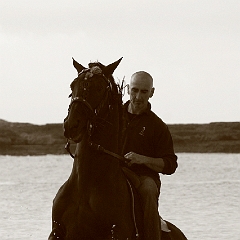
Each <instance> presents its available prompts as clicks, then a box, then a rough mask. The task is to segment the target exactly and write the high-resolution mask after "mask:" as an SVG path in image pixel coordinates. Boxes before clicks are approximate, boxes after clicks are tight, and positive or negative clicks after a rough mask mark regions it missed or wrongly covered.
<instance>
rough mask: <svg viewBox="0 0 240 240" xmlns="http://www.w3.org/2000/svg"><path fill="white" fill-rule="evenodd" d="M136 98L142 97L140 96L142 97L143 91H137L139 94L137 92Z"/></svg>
mask: <svg viewBox="0 0 240 240" xmlns="http://www.w3.org/2000/svg"><path fill="white" fill-rule="evenodd" d="M136 98H137V99H140V98H141V92H140V91H139V92H137V94H136Z"/></svg>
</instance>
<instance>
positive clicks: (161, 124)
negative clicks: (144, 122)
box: [149, 110, 167, 127]
mask: <svg viewBox="0 0 240 240" xmlns="http://www.w3.org/2000/svg"><path fill="white" fill-rule="evenodd" d="M149 116H150V117H151V118H152V119H153V121H154V123H155V124H158V125H160V126H162V127H167V124H166V123H165V122H164V121H163V120H162V119H161V118H160V117H159V116H158V115H157V114H156V113H155V112H153V111H152V110H150V111H149Z"/></svg>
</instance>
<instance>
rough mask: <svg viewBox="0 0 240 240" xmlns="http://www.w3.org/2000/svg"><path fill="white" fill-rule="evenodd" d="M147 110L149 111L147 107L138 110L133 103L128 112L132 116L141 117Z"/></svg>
mask: <svg viewBox="0 0 240 240" xmlns="http://www.w3.org/2000/svg"><path fill="white" fill-rule="evenodd" d="M146 109H147V107H145V108H143V109H137V108H135V107H134V105H133V104H132V103H131V102H130V103H129V104H128V112H129V113H131V114H136V115H139V114H141V113H142V112H144V111H146Z"/></svg>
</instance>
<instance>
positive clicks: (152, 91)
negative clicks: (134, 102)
mask: <svg viewBox="0 0 240 240" xmlns="http://www.w3.org/2000/svg"><path fill="white" fill-rule="evenodd" d="M154 91H155V88H154V87H153V88H152V89H151V93H150V96H149V97H150V98H151V97H152V96H153V94H154Z"/></svg>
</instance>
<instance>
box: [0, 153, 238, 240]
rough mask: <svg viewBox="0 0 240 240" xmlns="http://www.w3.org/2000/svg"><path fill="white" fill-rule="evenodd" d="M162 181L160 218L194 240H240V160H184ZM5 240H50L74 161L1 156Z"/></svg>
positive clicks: (0, 231)
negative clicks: (55, 207)
mask: <svg viewBox="0 0 240 240" xmlns="http://www.w3.org/2000/svg"><path fill="white" fill-rule="evenodd" d="M178 156H179V168H178V170H177V171H176V173H175V174H174V175H171V176H161V179H162V189H161V197H160V212H161V215H162V217H163V218H164V219H167V220H168V221H170V222H172V223H174V224H175V225H176V226H178V227H179V228H180V229H181V230H182V231H183V232H184V233H185V234H186V236H187V237H188V239H190V240H200V239H202V240H212V239H216V240H219V239H228V240H229V239H231V240H240V154H178ZM0 169H1V172H0V192H1V193H0V206H1V207H0V239H1V240H5V239H8V240H9V239H11V240H15V239H16V240H28V239H37V240H41V239H47V238H48V235H49V233H50V231H51V207H52V200H53V198H54V196H55V194H56V192H57V190H58V189H59V187H60V186H61V185H62V184H63V183H64V182H65V180H66V179H67V178H68V176H69V175H70V172H71V169H72V159H71V158H70V157H69V156H67V155H66V156H55V155H48V156H34V157H10V156H0Z"/></svg>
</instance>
